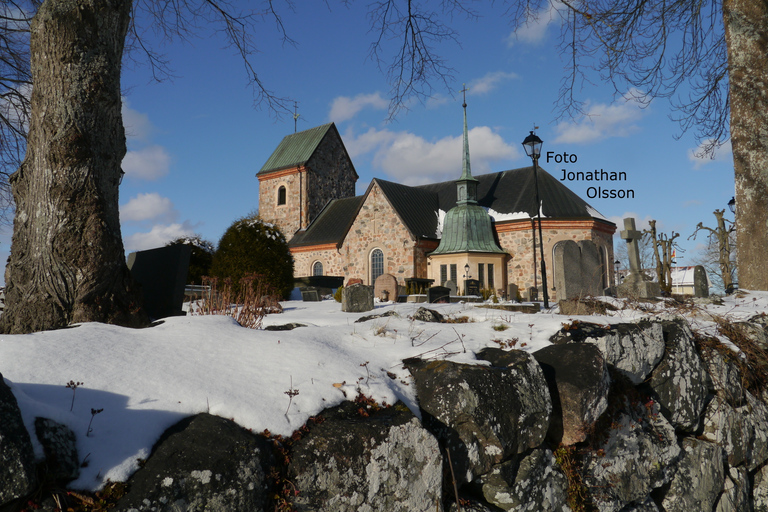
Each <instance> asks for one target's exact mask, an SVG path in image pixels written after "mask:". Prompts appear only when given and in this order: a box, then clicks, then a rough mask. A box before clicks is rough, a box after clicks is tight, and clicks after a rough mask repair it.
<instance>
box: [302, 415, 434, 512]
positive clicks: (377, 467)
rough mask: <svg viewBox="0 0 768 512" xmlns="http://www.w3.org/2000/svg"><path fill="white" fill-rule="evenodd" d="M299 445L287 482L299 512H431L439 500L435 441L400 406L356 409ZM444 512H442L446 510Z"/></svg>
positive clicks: (330, 419) (313, 430) (315, 429)
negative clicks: (293, 494)
mask: <svg viewBox="0 0 768 512" xmlns="http://www.w3.org/2000/svg"><path fill="white" fill-rule="evenodd" d="M323 418H324V421H323V422H322V423H319V424H315V425H313V426H312V427H310V430H309V433H308V434H307V435H305V436H304V437H303V438H302V439H300V440H298V441H296V442H295V443H294V445H293V450H292V458H291V462H290V464H289V466H288V479H289V480H290V481H291V482H293V484H294V485H295V487H296V489H297V490H298V491H299V492H298V495H297V496H296V497H294V498H293V503H292V504H293V509H295V510H297V511H298V512H310V511H312V512H314V511H317V510H328V511H330V510H333V511H334V512H357V511H367V512H376V511H381V512H385V511H386V512H433V511H434V510H435V503H437V502H439V501H440V500H441V493H442V467H443V460H442V455H441V454H440V447H439V446H438V444H437V440H436V439H435V438H434V437H433V436H432V435H431V434H430V433H429V432H428V431H427V430H425V429H424V428H423V427H422V426H421V423H420V422H419V420H418V419H416V417H414V415H413V413H412V412H411V411H410V410H409V409H408V408H407V407H405V406H404V405H403V404H402V403H400V402H398V403H397V404H396V405H394V406H392V407H389V408H385V409H381V410H379V411H377V412H370V411H369V410H368V409H366V408H361V407H360V406H359V405H357V404H355V403H353V402H344V403H343V404H341V405H340V406H337V407H334V408H331V409H326V410H325V411H323ZM440 510H442V508H441V509H440Z"/></svg>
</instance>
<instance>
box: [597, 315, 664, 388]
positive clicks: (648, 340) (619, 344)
mask: <svg viewBox="0 0 768 512" xmlns="http://www.w3.org/2000/svg"><path fill="white" fill-rule="evenodd" d="M601 334H602V333H601ZM584 341H586V342H588V343H594V344H595V345H597V348H599V349H600V351H601V352H602V353H603V356H604V357H605V362H606V363H608V364H610V365H613V366H614V367H615V368H616V369H617V370H619V371H620V372H621V373H623V374H624V375H626V376H627V377H628V378H629V380H630V381H632V383H633V384H636V385H637V384H640V383H641V382H643V381H644V380H645V379H646V377H648V375H650V373H651V372H652V371H653V369H654V368H656V365H658V364H659V362H660V361H661V358H662V357H663V356H664V333H663V332H662V328H661V325H660V324H659V323H658V322H649V321H647V320H643V321H640V322H638V323H635V324H616V325H611V329H610V330H609V331H607V332H606V333H605V334H604V335H598V336H596V337H588V338H586V339H585V340H584Z"/></svg>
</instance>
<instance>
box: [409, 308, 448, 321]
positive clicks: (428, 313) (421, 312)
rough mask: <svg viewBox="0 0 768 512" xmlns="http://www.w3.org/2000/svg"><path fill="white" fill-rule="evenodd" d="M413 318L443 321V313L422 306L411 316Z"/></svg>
mask: <svg viewBox="0 0 768 512" xmlns="http://www.w3.org/2000/svg"><path fill="white" fill-rule="evenodd" d="M411 318H412V319H414V320H418V321H420V322H438V323H439V322H442V321H443V315H442V314H440V313H438V312H437V311H435V310H434V309H428V308H424V307H421V308H419V309H417V310H416V312H415V313H414V314H413V315H412V316H411Z"/></svg>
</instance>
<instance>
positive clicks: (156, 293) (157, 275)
mask: <svg viewBox="0 0 768 512" xmlns="http://www.w3.org/2000/svg"><path fill="white" fill-rule="evenodd" d="M191 254H192V248H191V247H190V246H189V245H185V244H176V245H170V246H168V247H160V248H158V249H150V250H148V251H138V252H132V253H131V254H129V255H128V268H129V269H130V271H131V276H133V278H134V279H135V280H136V282H138V283H139V284H140V285H141V291H142V294H143V296H144V310H145V311H146V312H147V315H148V316H149V317H150V318H154V319H157V318H165V317H167V316H179V315H184V311H182V309H181V306H182V304H183V303H184V287H185V286H186V284H187V272H188V270H189V258H190V255H191Z"/></svg>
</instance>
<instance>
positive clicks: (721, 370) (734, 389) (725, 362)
mask: <svg viewBox="0 0 768 512" xmlns="http://www.w3.org/2000/svg"><path fill="white" fill-rule="evenodd" d="M702 357H703V359H704V364H705V365H706V369H707V372H708V373H709V377H710V381H709V382H710V384H711V388H710V391H711V392H712V393H714V394H717V396H719V397H721V398H722V399H724V400H726V401H727V402H728V403H729V404H731V405H732V406H734V407H738V406H740V405H742V404H743V402H744V386H743V384H742V381H741V372H740V371H739V367H738V365H737V364H736V363H735V362H734V361H732V360H731V359H730V358H728V357H725V356H724V355H723V354H721V353H719V352H718V351H717V350H707V351H704V352H703V353H702Z"/></svg>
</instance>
